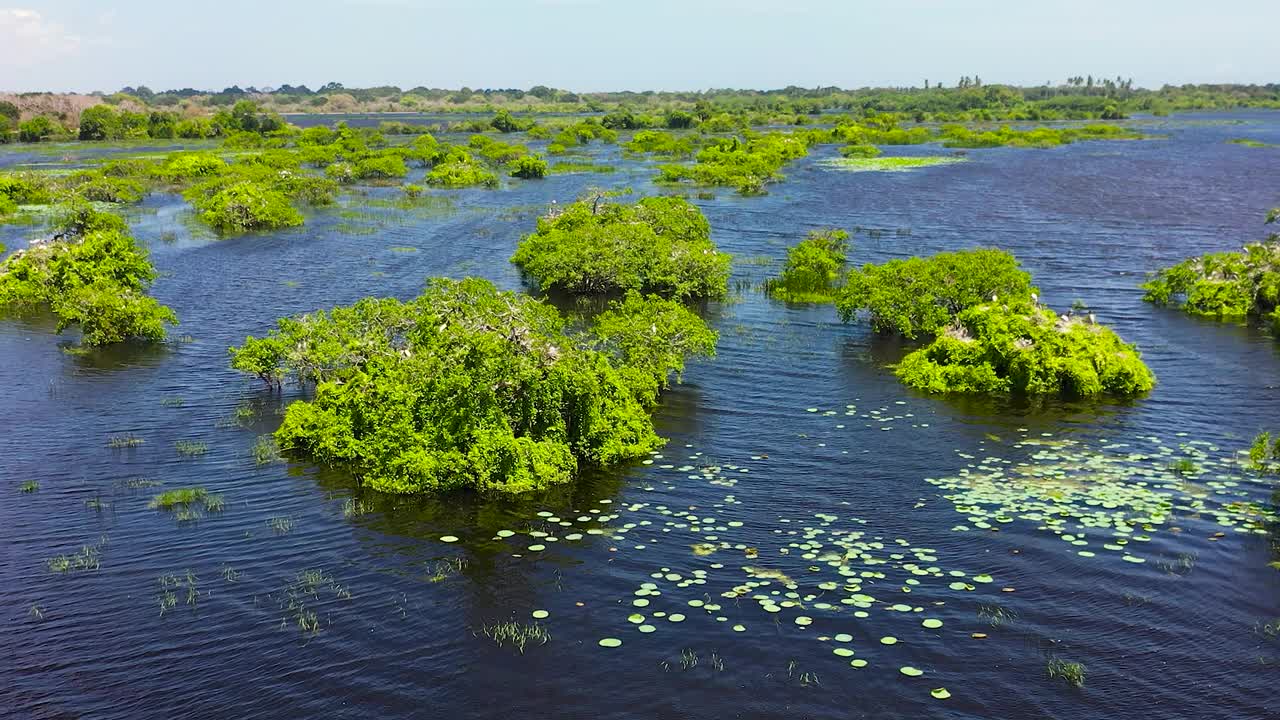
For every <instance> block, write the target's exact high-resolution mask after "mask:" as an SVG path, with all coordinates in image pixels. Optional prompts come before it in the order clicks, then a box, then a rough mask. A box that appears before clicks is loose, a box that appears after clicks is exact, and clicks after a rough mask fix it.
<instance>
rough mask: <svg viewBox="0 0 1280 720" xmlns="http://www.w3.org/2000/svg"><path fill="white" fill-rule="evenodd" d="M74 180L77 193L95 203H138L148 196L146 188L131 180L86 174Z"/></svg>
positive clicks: (98, 174)
mask: <svg viewBox="0 0 1280 720" xmlns="http://www.w3.org/2000/svg"><path fill="white" fill-rule="evenodd" d="M74 180H75V182H76V183H77V184H76V186H75V193H76V194H77V195H79V196H80V197H82V198H84V199H85V200H91V201H94V202H106V203H136V202H141V201H142V199H143V198H144V197H146V196H147V188H146V186H145V185H143V184H142V183H141V182H139V181H137V180H133V179H130V178H122V177H111V176H108V175H104V174H100V173H85V174H83V175H81V176H79V177H77V178H74Z"/></svg>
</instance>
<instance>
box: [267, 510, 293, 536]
mask: <svg viewBox="0 0 1280 720" xmlns="http://www.w3.org/2000/svg"><path fill="white" fill-rule="evenodd" d="M267 525H268V526H269V527H270V528H271V531H272V532H274V533H275V534H277V535H288V534H289V533H290V532H291V531H292V530H293V518H291V517H289V516H287V515H277V516H276V517H273V518H270V519H268V520H267Z"/></svg>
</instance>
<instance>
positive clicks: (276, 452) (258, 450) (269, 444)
mask: <svg viewBox="0 0 1280 720" xmlns="http://www.w3.org/2000/svg"><path fill="white" fill-rule="evenodd" d="M251 453H252V455H253V461H254V462H255V463H257V464H258V465H270V464H271V463H275V462H279V461H280V448H279V447H278V446H277V445H276V440H275V438H274V437H272V436H270V435H259V436H258V439H257V440H256V441H254V443H253V449H252V450H251Z"/></svg>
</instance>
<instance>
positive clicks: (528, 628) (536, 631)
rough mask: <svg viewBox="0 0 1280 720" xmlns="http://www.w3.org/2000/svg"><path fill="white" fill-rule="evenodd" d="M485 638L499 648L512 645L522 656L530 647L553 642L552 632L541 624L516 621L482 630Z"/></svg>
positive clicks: (489, 626) (487, 626)
mask: <svg viewBox="0 0 1280 720" xmlns="http://www.w3.org/2000/svg"><path fill="white" fill-rule="evenodd" d="M481 633H483V634H484V636H485V637H487V638H489V639H490V640H492V641H494V642H495V643H497V644H498V645H499V646H502V647H506V646H507V645H510V646H511V647H513V648H515V649H516V651H517V652H519V653H520V654H521V655H523V654H524V649H525V647H527V646H528V645H531V644H536V645H546V644H547V643H548V642H549V641H550V640H551V632H550V631H549V630H547V629H546V628H545V627H543V626H542V625H541V624H540V623H536V622H534V623H528V624H525V623H518V622H515V621H514V620H508V621H507V622H500V623H497V624H494V625H486V626H484V627H483V628H482V629H481Z"/></svg>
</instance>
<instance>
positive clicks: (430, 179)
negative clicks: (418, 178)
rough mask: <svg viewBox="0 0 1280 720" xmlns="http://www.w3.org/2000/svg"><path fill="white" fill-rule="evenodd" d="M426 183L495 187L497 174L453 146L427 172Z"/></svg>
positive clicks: (449, 185)
mask: <svg viewBox="0 0 1280 720" xmlns="http://www.w3.org/2000/svg"><path fill="white" fill-rule="evenodd" d="M426 183H427V184H428V185H435V186H437V187H446V188H462V187H473V186H476V185H479V186H483V187H497V185H498V176H497V175H495V174H493V172H491V171H490V170H489V169H488V168H487V167H485V166H484V165H483V164H482V163H480V162H478V161H477V160H475V158H473V157H471V155H470V154H469V153H467V152H466V151H465V150H462V149H461V148H454V149H452V150H450V151H449V153H448V154H447V155H446V156H445V157H444V158H443V159H442V161H441V162H439V163H438V164H436V166H435V167H433V168H431V171H430V172H428V173H427V177H426Z"/></svg>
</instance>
